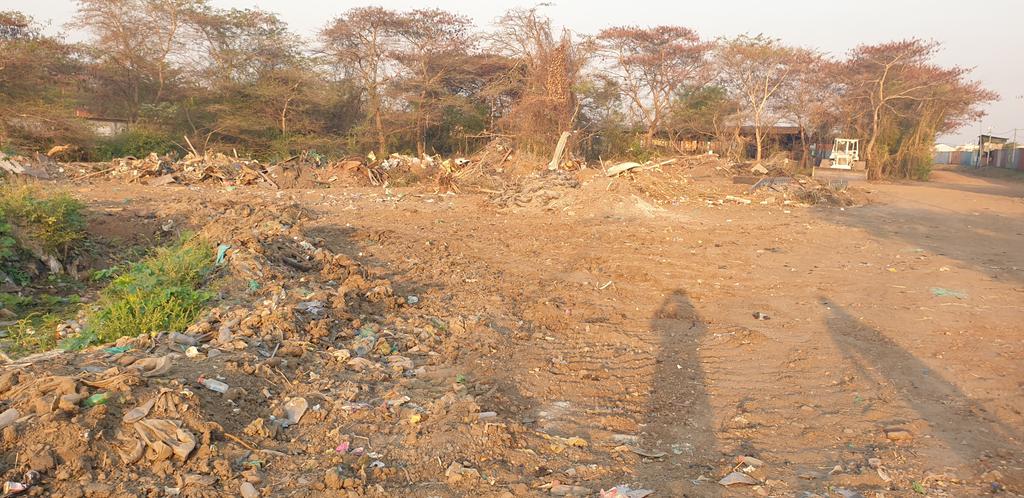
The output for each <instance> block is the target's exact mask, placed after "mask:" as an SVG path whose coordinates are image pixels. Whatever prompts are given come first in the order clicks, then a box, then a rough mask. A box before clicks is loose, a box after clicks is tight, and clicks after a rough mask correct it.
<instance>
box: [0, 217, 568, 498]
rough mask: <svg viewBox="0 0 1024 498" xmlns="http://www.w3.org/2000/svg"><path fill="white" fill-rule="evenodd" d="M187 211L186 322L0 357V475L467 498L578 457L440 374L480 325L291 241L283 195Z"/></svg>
mask: <svg viewBox="0 0 1024 498" xmlns="http://www.w3.org/2000/svg"><path fill="white" fill-rule="evenodd" d="M195 211H196V212H194V213H192V214H191V221H192V222H193V223H197V224H200V223H201V224H202V225H203V226H204V228H203V229H202V230H200V232H199V236H202V237H205V238H207V239H209V240H212V241H217V242H219V243H220V246H219V247H220V248H221V249H220V250H219V251H218V254H219V257H218V260H219V261H220V263H219V266H218V268H219V270H218V275H219V276H218V277H217V280H216V283H215V285H216V287H217V289H218V291H219V292H220V293H221V295H222V299H221V300H220V302H219V307H217V308H213V309H210V310H208V311H207V312H205V314H204V315H202V316H201V317H200V319H199V320H197V321H196V322H195V323H193V324H192V325H191V326H189V327H188V328H187V329H186V330H179V331H167V332H165V333H161V334H158V335H156V336H155V337H150V336H148V335H143V336H139V337H126V338H122V339H120V340H118V341H117V342H116V343H114V344H106V345H103V346H100V347H96V348H92V349H90V350H85V351H82V352H60V351H54V352H49V353H43V354H38V355H33V356H29V357H26V358H22V359H20V360H17V361H14V362H11V363H8V364H6V365H0V412H2V415H0V426H2V427H0V449H2V451H3V452H4V453H5V454H8V455H12V458H11V459H10V460H9V461H8V462H7V464H6V465H4V466H2V467H0V472H2V473H3V476H2V477H3V478H5V479H6V480H7V481H11V482H13V483H20V484H19V486H24V489H28V488H43V489H44V490H45V492H44V493H43V494H46V495H52V496H82V495H83V494H84V495H85V496H99V495H104V496H106V495H111V496H121V495H124V496H168V495H183V496H213V495H217V496H223V495H235V494H242V495H244V496H259V495H262V496H272V495H276V494H278V493H282V492H284V491H285V490H293V489H295V488H296V487H298V488H302V489H306V490H309V491H310V492H312V493H314V494H318V493H324V492H329V493H337V492H339V491H340V490H343V491H344V492H347V493H350V495H355V494H358V495H360V496H362V495H367V494H369V495H383V494H385V492H384V490H385V489H400V488H402V487H404V486H409V485H412V484H413V483H415V482H427V481H431V480H433V479H435V477H436V476H437V475H439V474H445V478H444V479H445V480H446V482H447V485H448V486H450V487H451V488H453V489H460V490H461V491H459V492H460V493H474V494H475V493H476V491H475V490H477V489H479V488H480V487H481V486H499V487H498V488H496V490H498V491H500V490H501V487H500V486H510V485H512V484H514V483H520V482H521V481H522V480H523V476H522V475H521V473H520V472H519V471H517V470H516V469H521V468H539V467H541V466H542V464H547V465H559V466H561V468H570V467H571V465H572V464H571V462H572V459H575V458H579V455H578V454H576V452H578V451H582V448H581V447H580V445H578V444H573V445H572V446H571V447H569V448H562V447H559V448H558V451H557V452H554V450H549V448H551V447H552V443H551V442H550V438H551V437H552V436H548V435H544V434H540V433H537V432H534V431H533V430H531V429H529V428H527V427H526V426H525V425H523V423H521V422H518V421H515V420H511V419H506V418H505V417H503V416H502V415H500V414H498V413H496V412H492V411H488V410H486V409H484V408H482V407H481V403H486V399H487V396H489V395H490V393H493V389H492V387H491V386H488V385H481V384H478V383H477V382H476V381H475V380H473V379H466V378H465V376H463V375H454V374H450V373H447V372H451V371H452V369H453V368H455V366H456V365H457V364H458V363H459V361H460V355H462V354H466V353H467V351H470V350H472V349H473V348H474V347H475V346H473V345H472V344H473V343H474V342H483V343H484V344H486V342H487V341H486V340H483V339H482V338H483V337H484V336H485V335H486V334H488V333H491V334H494V335H495V336H497V335H498V334H497V332H494V331H490V330H489V329H483V328H481V326H479V325H473V324H469V323H466V322H464V321H462V320H461V319H455V318H442V317H441V316H439V315H433V314H430V311H432V308H431V305H430V303H424V302H423V301H422V299H421V298H420V297H418V296H406V297H403V296H402V295H400V293H399V292H396V290H395V288H394V287H393V285H392V282H391V281H390V280H389V279H386V278H382V277H381V276H378V274H377V272H376V271H375V270H373V269H370V268H367V267H365V266H363V265H362V264H360V263H359V262H357V261H355V260H353V259H351V258H350V257H348V256H346V255H344V254H342V253H340V252H336V251H333V250H331V249H329V248H328V247H327V246H326V242H325V241H324V240H323V239H320V238H318V237H315V236H310V235H308V234H307V232H306V231H305V230H304V228H305V227H306V226H307V225H308V224H309V223H310V222H312V221H314V220H313V219H312V217H311V215H310V213H309V212H307V211H305V210H302V209H298V208H297V207H296V206H294V205H291V204H288V203H286V202H283V201H253V202H252V203H251V204H249V205H234V204H232V203H229V202H227V201H224V202H222V203H216V204H214V205H212V206H208V207H207V208H203V209H196V210H195ZM436 309H437V310H443V309H444V307H443V306H441V305H438V308H436ZM435 312H436V310H435ZM467 345H468V347H467ZM480 347H485V346H480ZM576 439H579V438H576ZM581 441H582V440H581ZM516 448H525V449H528V451H522V452H520V451H515V449H516ZM530 448H532V449H530ZM439 465H440V467H439ZM446 469H447V471H446ZM26 472H33V473H34V474H32V475H31V476H29V477H31V478H32V479H31V480H30V481H29V480H26V474H25V473H26ZM271 474H272V475H274V476H276V477H275V478H274V479H271V478H270V477H269V475H271ZM484 476H486V480H485V477H484ZM488 483H490V484H488ZM530 485H531V486H532V485H534V484H530ZM523 486H525V484H524V485H523ZM12 489H14V488H12ZM18 489H21V488H18ZM399 494H402V493H401V492H399Z"/></svg>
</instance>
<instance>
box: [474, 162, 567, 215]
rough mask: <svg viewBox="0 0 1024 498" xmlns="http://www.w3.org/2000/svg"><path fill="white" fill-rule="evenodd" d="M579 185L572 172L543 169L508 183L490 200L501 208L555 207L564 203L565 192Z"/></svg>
mask: <svg viewBox="0 0 1024 498" xmlns="http://www.w3.org/2000/svg"><path fill="white" fill-rule="evenodd" d="M579 187H580V182H579V180H577V179H576V175H575V174H573V173H572V172H568V171H564V170H544V171H541V172H538V173H534V174H532V175H529V176H527V177H525V178H522V179H520V180H518V181H515V182H513V183H511V184H509V185H508V186H507V187H506V188H505V190H504V191H502V192H498V193H496V194H495V195H493V196H492V197H491V202H492V203H494V204H496V205H497V206H499V207H502V208H525V207H531V208H542V209H556V208H558V207H560V206H562V205H563V204H564V202H562V201H563V200H565V199H564V198H565V197H566V194H567V192H569V191H571V190H573V189H578V188H579Z"/></svg>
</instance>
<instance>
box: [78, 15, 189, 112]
mask: <svg viewBox="0 0 1024 498" xmlns="http://www.w3.org/2000/svg"><path fill="white" fill-rule="evenodd" d="M204 5H205V0H79V1H78V13H77V14H76V16H75V18H74V22H73V25H74V26H77V27H81V28H83V29H86V30H88V31H90V32H91V33H92V34H93V39H92V47H93V48H94V49H95V50H94V56H95V57H96V58H97V59H98V60H99V62H100V66H101V67H102V66H106V67H108V68H109V70H108V71H106V72H105V73H104V77H105V79H107V80H108V81H110V82H112V83H114V84H115V85H117V87H118V89H119V93H120V98H121V99H122V106H123V108H124V109H125V110H126V112H127V113H128V115H129V116H130V117H131V118H133V119H134V118H137V117H138V115H139V109H140V107H141V106H142V105H143V104H151V105H155V104H159V103H160V102H162V101H164V100H165V98H166V92H167V86H168V84H169V82H170V80H171V79H172V78H173V77H174V74H175V73H176V68H174V67H173V62H174V61H173V60H172V59H173V57H174V56H175V55H180V54H181V52H182V50H184V48H185V46H184V44H183V41H184V39H185V37H184V36H183V35H184V32H185V31H186V30H187V29H188V19H189V17H190V14H191V13H193V12H195V11H197V10H199V9H201V8H203V7H204Z"/></svg>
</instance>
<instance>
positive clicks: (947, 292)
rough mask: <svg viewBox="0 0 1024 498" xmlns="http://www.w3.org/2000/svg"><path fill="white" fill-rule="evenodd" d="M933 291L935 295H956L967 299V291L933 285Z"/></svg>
mask: <svg viewBox="0 0 1024 498" xmlns="http://www.w3.org/2000/svg"><path fill="white" fill-rule="evenodd" d="M931 291H932V295H933V296H935V297H955V298H957V299H967V293H966V292H961V291H955V290H950V289H943V288H942V287H932V288H931Z"/></svg>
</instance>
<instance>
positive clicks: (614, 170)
mask: <svg viewBox="0 0 1024 498" xmlns="http://www.w3.org/2000/svg"><path fill="white" fill-rule="evenodd" d="M640 166H643V165H642V164H640V163H636V162H624V163H619V164H616V165H615V166H612V167H610V168H608V171H606V172H605V175H606V176H615V175H618V174H621V173H625V172H626V171H629V170H631V169H633V168H639V167H640Z"/></svg>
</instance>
